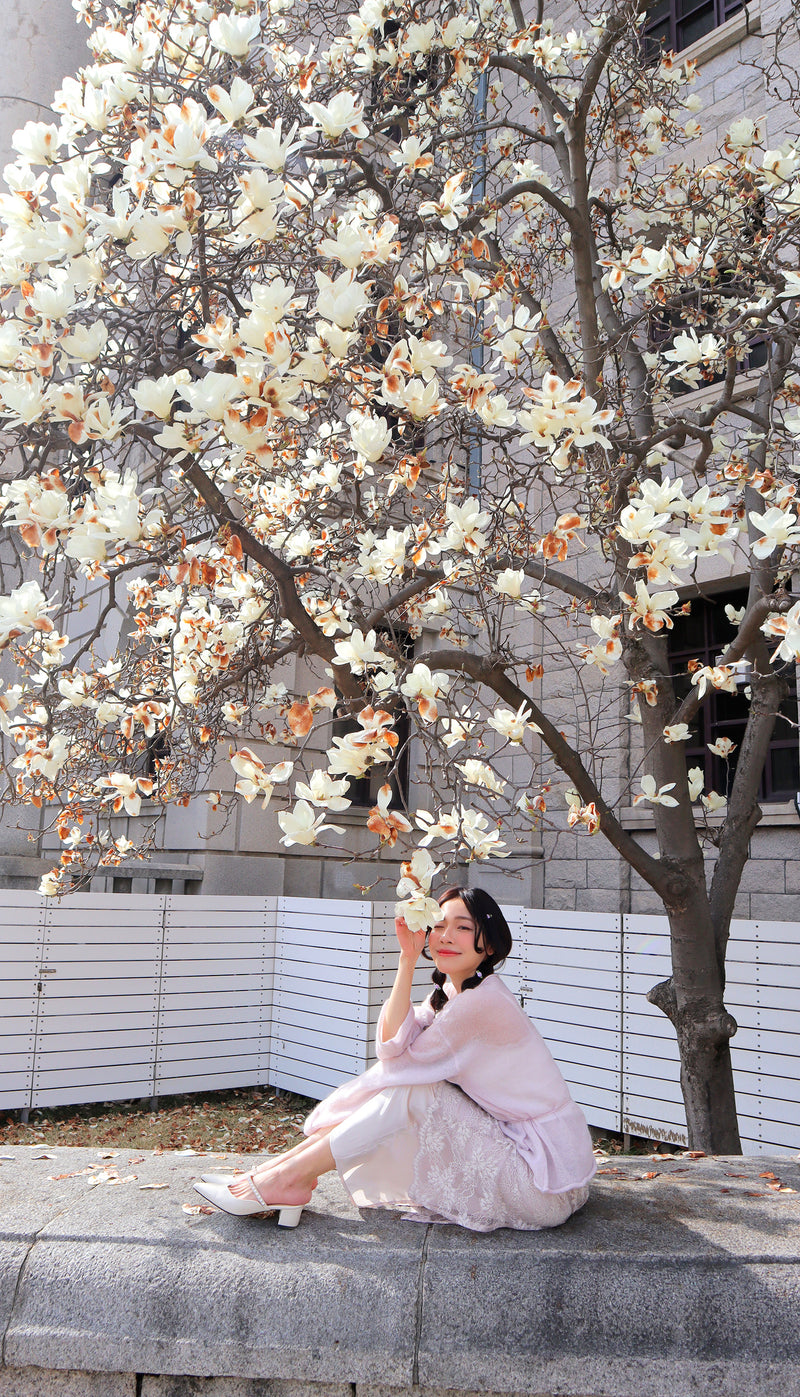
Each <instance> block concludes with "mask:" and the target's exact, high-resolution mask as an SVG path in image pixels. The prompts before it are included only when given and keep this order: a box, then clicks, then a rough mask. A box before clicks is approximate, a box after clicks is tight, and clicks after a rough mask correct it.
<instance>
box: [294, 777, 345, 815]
mask: <svg viewBox="0 0 800 1397" xmlns="http://www.w3.org/2000/svg"><path fill="white" fill-rule="evenodd" d="M349 784H350V783H349V782H348V781H347V780H342V781H333V780H331V777H330V776H329V775H328V773H327V771H323V770H322V769H321V768H320V767H317V768H316V769H315V770H314V771H312V773H311V777H310V779H309V780H308V782H305V781H298V782H297V783H296V784H295V788H294V789H295V794H296V795H298V796H300V797H301V799H303V800H306V801H309V802H310V803H311V805H317V806H320V807H322V808H323V809H325V810H346V809H347V808H348V806H350V805H352V801H351V800H349V799H348V797H347V795H346V792H347V790H348V789H349Z"/></svg>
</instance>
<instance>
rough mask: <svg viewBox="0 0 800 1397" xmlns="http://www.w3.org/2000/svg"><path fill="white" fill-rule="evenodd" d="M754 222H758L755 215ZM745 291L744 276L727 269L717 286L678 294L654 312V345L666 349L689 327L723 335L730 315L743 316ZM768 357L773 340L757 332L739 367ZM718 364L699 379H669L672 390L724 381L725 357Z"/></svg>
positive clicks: (651, 335)
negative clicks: (770, 343) (741, 308)
mask: <svg viewBox="0 0 800 1397" xmlns="http://www.w3.org/2000/svg"><path fill="white" fill-rule="evenodd" d="M753 226H754V227H755V226H756V225H755V218H754V221H753ZM743 292H744V294H745V295H746V294H747V288H746V287H745V286H743V285H742V281H741V278H740V277H737V276H736V275H735V273H732V272H728V271H725V270H724V269H723V270H721V271H720V274H719V276H718V277H717V280H716V281H715V283H714V285H713V286H712V285H710V284H707V285H705V286H696V287H692V288H691V290H689V291H686V292H684V293H683V294H682V295H680V296H679V297H676V298H674V299H673V300H672V301H671V303H670V304H669V305H667V306H665V307H664V308H663V309H661V310H658V311H654V312H653V314H652V315H651V316H650V321H649V326H648V337H649V343H650V348H651V349H653V350H658V351H659V352H660V353H663V351H664V350H665V349H668V348H669V347H670V346H671V344H672V342H673V340H674V339H675V336H676V335H679V334H681V333H683V332H688V331H689V330H694V332H695V334H696V335H697V338H698V339H702V338H703V335H705V334H708V333H709V332H710V333H712V334H715V335H716V336H717V338H718V339H722V338H723V336H724V331H725V326H726V320H728V319H729V317H730V315H732V316H733V318H734V319H735V320H738V319H739V318H740V314H739V310H740V306H741V297H742V293H743ZM729 303H730V310H729V311H727V312H726V306H728V304H729ZM768 357H769V344H768V342H767V340H765V339H764V338H763V336H760V335H757V334H756V335H754V336H753V338H752V339H751V340H750V341H749V343H748V344H747V345H746V346H743V347H742V350H741V351H740V352H739V359H738V368H739V370H740V372H746V371H747V370H749V369H759V368H763V367H764V365H765V364H766V362H767V359H768ZM718 364H719V367H717V368H714V369H706V370H705V371H702V370H701V372H700V380H699V382H698V383H694V384H693V383H691V382H688V383H687V382H684V381H683V379H680V378H677V377H676V378H671V379H670V380H669V389H670V392H672V393H673V394H679V393H692V392H694V391H695V390H696V389H697V388H704V387H706V385H707V384H713V383H722V382H723V380H724V378H725V361H724V358H721V359H720V360H719V361H718ZM676 367H677V366H676Z"/></svg>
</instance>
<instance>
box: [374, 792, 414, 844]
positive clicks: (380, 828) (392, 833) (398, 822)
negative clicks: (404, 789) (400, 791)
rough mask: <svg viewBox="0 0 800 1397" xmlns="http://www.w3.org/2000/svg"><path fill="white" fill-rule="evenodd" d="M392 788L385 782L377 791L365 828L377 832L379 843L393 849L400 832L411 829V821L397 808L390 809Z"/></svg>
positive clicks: (407, 831) (405, 832)
mask: <svg viewBox="0 0 800 1397" xmlns="http://www.w3.org/2000/svg"><path fill="white" fill-rule="evenodd" d="M391 803H392V788H391V786H390V785H389V783H388V782H387V783H386V784H385V785H383V786H381V788H380V790H379V791H378V800H377V804H376V805H374V806H373V808H372V809H371V810H370V812H369V817H368V819H367V829H368V830H371V831H372V833H373V834H377V835H378V836H379V838H380V841H381V844H382V845H386V846H388V847H389V848H390V849H393V848H394V846H395V844H396V843H397V839H398V836H399V835H400V834H409V833H410V832H411V830H412V829H413V825H412V824H411V821H410V820H408V819H406V817H405V815H401V814H400V812H399V811H398V810H390V809H389V806H390V805H391Z"/></svg>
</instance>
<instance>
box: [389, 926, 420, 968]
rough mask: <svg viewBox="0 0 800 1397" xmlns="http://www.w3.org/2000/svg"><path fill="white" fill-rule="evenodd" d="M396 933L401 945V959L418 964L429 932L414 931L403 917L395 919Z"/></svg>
mask: <svg viewBox="0 0 800 1397" xmlns="http://www.w3.org/2000/svg"><path fill="white" fill-rule="evenodd" d="M394 929H395V935H396V936H397V940H398V943H399V945H400V959H401V960H408V961H412V962H413V964H414V965H416V963H417V961H418V960H419V958H420V956H421V954H422V951H423V949H424V946H425V937H426V935H427V932H426V931H425V930H424V929H423V930H422V931H412V930H411V929H410V927H409V926H407V924H406V922H405V920H404V918H403V917H395V919H394Z"/></svg>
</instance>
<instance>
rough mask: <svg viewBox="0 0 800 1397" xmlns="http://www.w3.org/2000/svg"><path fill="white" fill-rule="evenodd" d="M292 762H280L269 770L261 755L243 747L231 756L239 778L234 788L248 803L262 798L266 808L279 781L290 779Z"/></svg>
mask: <svg viewBox="0 0 800 1397" xmlns="http://www.w3.org/2000/svg"><path fill="white" fill-rule="evenodd" d="M293 765H294V764H293V763H292V762H279V763H278V764H277V766H273V767H272V769H271V770H270V771H267V769H266V767H265V765H264V763H263V762H262V761H261V758H260V757H257V756H256V754H255V752H252V751H251V750H250V748H249V747H242V748H241V749H240V750H239V751H238V752H236V753H235V754H234V755H233V756H232V757H231V766H232V767H233V769H234V771H235V772H236V775H237V776H238V777H239V780H238V781H237V782H236V785H235V787H234V790H235V791H237V792H238V794H239V795H242V796H244V798H245V800H246V801H247V804H248V805H250V804H251V802H252V801H254V800H257V799H261V808H262V810H266V808H267V806H268V805H269V802H270V799H271V797H272V792H273V791H274V789H275V786H276V784H277V783H278V782H281V781H288V780H289V777H290V776H291V774H292V770H293Z"/></svg>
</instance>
